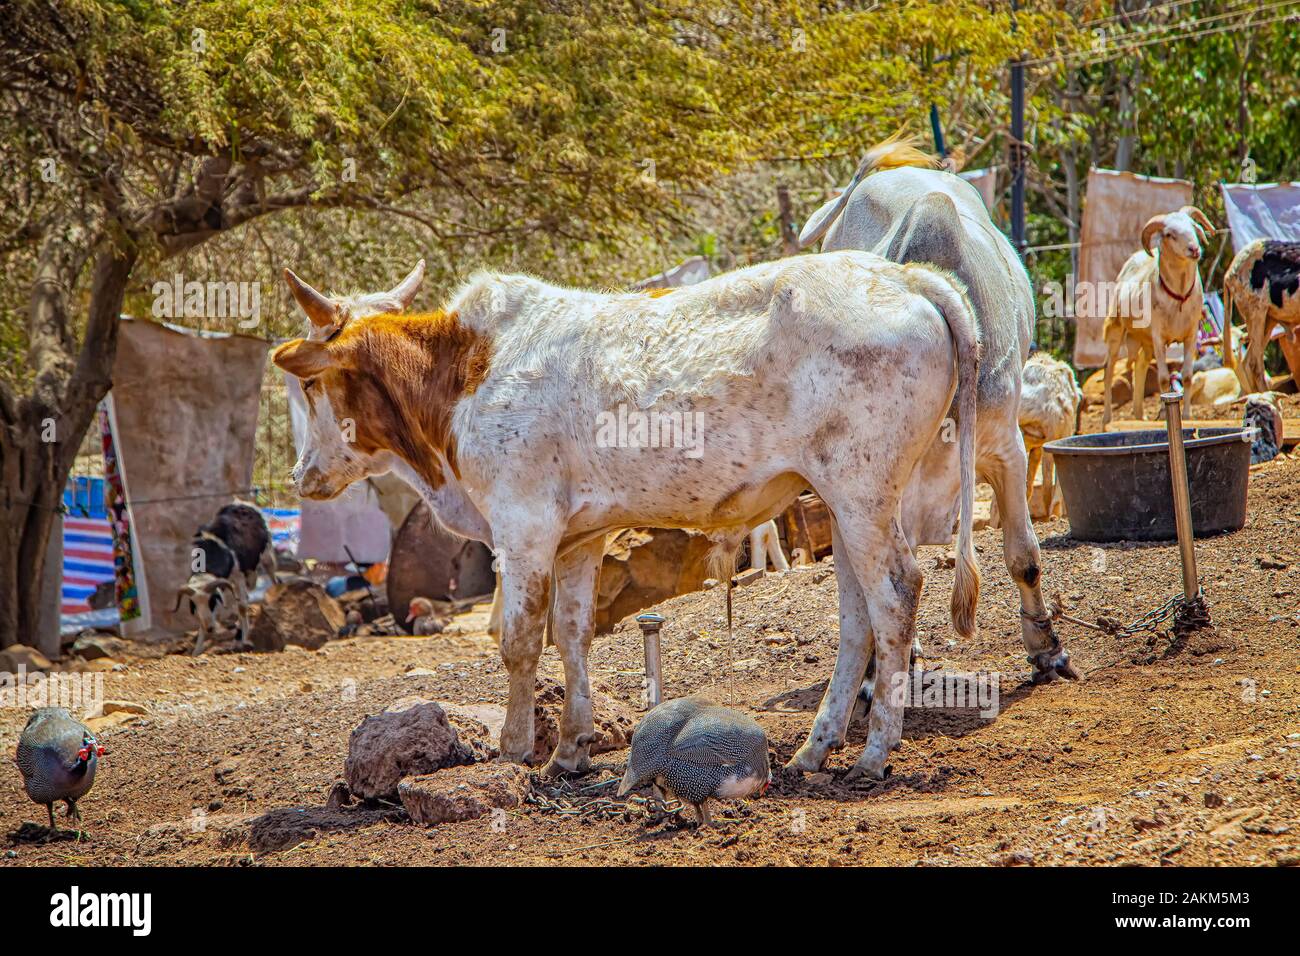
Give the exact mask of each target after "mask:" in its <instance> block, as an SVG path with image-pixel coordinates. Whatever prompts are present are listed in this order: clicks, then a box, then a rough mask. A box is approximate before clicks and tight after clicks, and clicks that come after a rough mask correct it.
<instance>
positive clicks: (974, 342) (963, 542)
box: [904, 265, 980, 638]
mask: <svg viewBox="0 0 1300 956" xmlns="http://www.w3.org/2000/svg"><path fill="white" fill-rule="evenodd" d="M904 268H905V269H906V270H907V273H908V276H909V277H910V278H911V281H912V287H913V288H914V289H915V290H916V291H917V292H918V293H920V294H921V295H923V296H925V297H926V298H927V299H928V300H929V301H930V302H932V303H933V304H934V306H935V308H937V309H938V310H939V313H940V314H941V315H942V316H943V318H944V321H945V322H946V323H947V324H948V331H949V333H950V334H951V335H952V342H953V350H954V351H955V352H956V354H957V397H956V401H955V402H954V403H953V404H954V406H955V407H956V409H957V454H958V461H959V467H960V469H961V502H960V506H961V517H960V519H959V521H958V525H957V567H956V575H955V580H954V582H953V589H952V624H953V628H954V629H955V630H956V631H957V633H958V634H960V635H961V636H962V637H964V638H971V637H974V636H975V607H976V605H977V604H978V603H979V596H980V571H979V565H978V564H977V563H976V562H975V542H974V540H973V537H972V536H973V533H974V523H975V403H976V396H977V393H978V389H979V353H980V341H979V332H978V328H977V326H976V324H975V316H974V313H973V312H972V310H971V307H970V303H969V301H968V300H967V298H966V287H965V286H964V285H963V284H962V283H961V281H960V280H958V279H957V278H956V277H955V276H952V275H949V274H947V273H943V272H939V271H938V270H936V269H934V268H933V267H929V266H919V265H909V266H905V267H904ZM942 436H943V433H942V432H941V437H942Z"/></svg>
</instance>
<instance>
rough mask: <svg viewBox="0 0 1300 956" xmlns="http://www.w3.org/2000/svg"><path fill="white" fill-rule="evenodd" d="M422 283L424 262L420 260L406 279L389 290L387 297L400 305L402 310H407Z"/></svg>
mask: <svg viewBox="0 0 1300 956" xmlns="http://www.w3.org/2000/svg"><path fill="white" fill-rule="evenodd" d="M423 281H424V260H423V259H421V260H420V261H419V262H417V263H416V264H415V268H414V269H412V270H411V271H410V273H408V274H407V276H406V278H405V279H403V280H402V281H401V282H399V283H397V285H395V286H393V288H392V289H391V290H389V293H388V294H389V295H390V296H392V297H393V298H394V299H396V300H397V301H398V302H400V303H402V308H403V309H405V308H408V307H409V306H410V304H411V303H412V302H414V301H415V293H417V292H419V291H420V283H421V282H423Z"/></svg>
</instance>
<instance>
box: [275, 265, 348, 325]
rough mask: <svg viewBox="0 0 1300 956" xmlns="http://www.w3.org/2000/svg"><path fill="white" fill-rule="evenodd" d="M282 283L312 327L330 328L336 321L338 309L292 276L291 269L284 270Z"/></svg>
mask: <svg viewBox="0 0 1300 956" xmlns="http://www.w3.org/2000/svg"><path fill="white" fill-rule="evenodd" d="M284 281H285V282H287V283H289V291H290V292H292V293H293V297H294V299H296V300H297V302H298V305H300V306H301V307H302V310H303V311H304V312H306V313H307V318H309V319H311V324H312V325H319V326H332V325H333V324H334V323H335V322H336V321H337V320H338V315H339V307H338V306H337V305H335V304H334V303H333V302H331V301H330V300H329V299H327V298H325V296H323V295H321V294H320V293H319V292H317V291H316V290H315V289H313V288H312V287H311V286H309V285H308V284H307V283H305V282H303V281H302V280H301V279H299V278H298V277H297V276H296V275H294V274H293V270H292V269H285V270H284Z"/></svg>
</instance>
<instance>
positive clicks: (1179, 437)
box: [1160, 392, 1201, 601]
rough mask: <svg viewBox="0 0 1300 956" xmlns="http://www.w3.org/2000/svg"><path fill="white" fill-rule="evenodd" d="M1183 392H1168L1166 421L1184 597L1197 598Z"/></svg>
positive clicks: (1198, 589)
mask: <svg viewBox="0 0 1300 956" xmlns="http://www.w3.org/2000/svg"><path fill="white" fill-rule="evenodd" d="M1182 400H1183V393H1182V392H1165V393H1163V394H1162V395H1161V396H1160V401H1162V402H1163V403H1164V406H1165V424H1166V425H1167V426H1168V429H1169V480H1170V482H1171V483H1172V484H1173V489H1174V525H1175V527H1176V528H1177V529H1178V550H1179V551H1180V552H1181V553H1182V558H1183V597H1185V598H1186V599H1187V600H1189V601H1192V600H1195V598H1196V597H1197V595H1199V594H1200V593H1201V585H1200V580H1199V578H1198V576H1197V574H1196V547H1195V535H1194V534H1193V531H1192V495H1191V489H1190V488H1189V487H1188V484H1187V456H1186V453H1185V452H1184V450H1183V409H1182Z"/></svg>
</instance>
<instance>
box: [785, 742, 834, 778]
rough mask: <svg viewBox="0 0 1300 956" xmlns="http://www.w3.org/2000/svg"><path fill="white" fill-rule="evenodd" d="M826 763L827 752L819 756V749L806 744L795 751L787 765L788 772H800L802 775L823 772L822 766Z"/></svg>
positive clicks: (822, 752) (823, 751)
mask: <svg viewBox="0 0 1300 956" xmlns="http://www.w3.org/2000/svg"><path fill="white" fill-rule="evenodd" d="M824 763H826V751H825V750H822V751H821V753H820V755H818V751H817V748H816V747H814V746H813V745H812V744H804V745H803V746H802V747H800V748H799V749H798V750H796V751H795V754H794V756H793V757H791V758H790V762H789V763H787V764H786V765H785V767H786V769H787V770H798V771H799V772H801V773H816V772H817V771H819V770H821V768H822V765H823V764H824Z"/></svg>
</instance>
